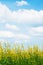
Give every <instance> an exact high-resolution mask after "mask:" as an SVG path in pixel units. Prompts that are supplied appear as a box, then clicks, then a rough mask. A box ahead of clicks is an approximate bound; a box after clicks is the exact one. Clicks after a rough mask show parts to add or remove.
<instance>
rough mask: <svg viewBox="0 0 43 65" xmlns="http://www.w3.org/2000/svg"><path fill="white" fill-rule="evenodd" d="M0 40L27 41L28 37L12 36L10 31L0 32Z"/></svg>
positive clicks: (24, 35) (21, 35)
mask: <svg viewBox="0 0 43 65" xmlns="http://www.w3.org/2000/svg"><path fill="white" fill-rule="evenodd" d="M0 38H14V39H22V40H25V39H27V40H28V39H29V37H28V35H26V34H18V33H17V34H14V33H13V32H10V31H0Z"/></svg>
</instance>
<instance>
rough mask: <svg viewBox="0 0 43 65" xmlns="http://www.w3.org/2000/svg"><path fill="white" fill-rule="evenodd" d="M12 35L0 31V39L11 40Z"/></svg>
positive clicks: (8, 32)
mask: <svg viewBox="0 0 43 65" xmlns="http://www.w3.org/2000/svg"><path fill="white" fill-rule="evenodd" d="M12 37H14V34H13V33H12V32H10V31H0V38H12Z"/></svg>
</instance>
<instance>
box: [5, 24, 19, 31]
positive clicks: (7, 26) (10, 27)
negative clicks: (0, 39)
mask: <svg viewBox="0 0 43 65" xmlns="http://www.w3.org/2000/svg"><path fill="white" fill-rule="evenodd" d="M5 27H6V28H8V29H11V30H14V31H19V30H20V29H19V28H18V27H17V26H16V25H10V24H8V23H7V24H6V25H5Z"/></svg>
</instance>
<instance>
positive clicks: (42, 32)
mask: <svg viewBox="0 0 43 65" xmlns="http://www.w3.org/2000/svg"><path fill="white" fill-rule="evenodd" d="M28 30H29V35H30V36H43V27H41V26H40V27H31V28H30V29H28Z"/></svg>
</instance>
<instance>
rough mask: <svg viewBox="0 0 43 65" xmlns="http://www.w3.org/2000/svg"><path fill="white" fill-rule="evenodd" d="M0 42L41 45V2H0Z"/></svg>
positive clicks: (40, 0) (37, 0) (42, 10)
mask: <svg viewBox="0 0 43 65" xmlns="http://www.w3.org/2000/svg"><path fill="white" fill-rule="evenodd" d="M0 41H3V42H6V41H8V42H10V43H11V44H13V43H18V44H22V43H23V44H24V45H25V46H28V45H30V46H33V45H38V46H39V47H41V46H42V45H43V0H0Z"/></svg>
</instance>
